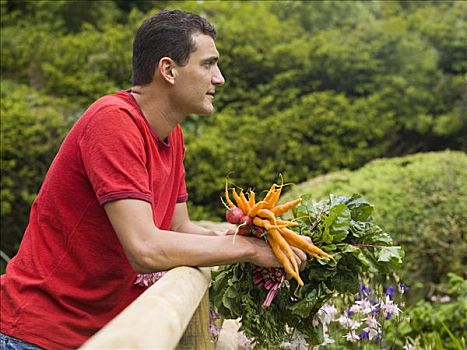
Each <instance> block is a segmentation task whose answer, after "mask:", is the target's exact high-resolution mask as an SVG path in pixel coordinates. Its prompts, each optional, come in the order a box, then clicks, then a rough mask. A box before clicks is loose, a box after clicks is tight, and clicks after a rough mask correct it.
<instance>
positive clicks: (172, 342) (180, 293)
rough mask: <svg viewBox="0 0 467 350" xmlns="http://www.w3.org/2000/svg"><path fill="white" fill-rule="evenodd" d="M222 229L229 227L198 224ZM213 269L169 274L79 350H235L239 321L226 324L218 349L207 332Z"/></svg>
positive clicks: (179, 268)
mask: <svg viewBox="0 0 467 350" xmlns="http://www.w3.org/2000/svg"><path fill="white" fill-rule="evenodd" d="M198 224H199V225H201V226H204V227H207V228H210V229H214V230H219V231H223V230H225V229H227V228H229V227H230V226H229V225H226V224H222V223H220V224H216V223H210V222H198ZM211 270H212V268H193V267H177V268H174V269H172V270H170V271H168V272H167V273H166V274H165V275H164V276H163V277H162V278H161V279H160V280H158V281H157V282H156V283H155V284H153V285H152V286H151V287H149V288H148V289H147V290H146V291H145V292H144V293H143V294H141V295H140V296H139V297H138V298H137V299H136V300H135V301H134V302H133V303H131V304H130V305H129V306H128V307H127V308H126V309H125V310H123V311H122V312H121V313H120V314H119V315H117V316H116V317H115V318H114V319H113V320H112V321H110V322H109V323H108V324H107V325H106V326H105V327H104V328H102V329H101V330H100V331H99V332H97V333H96V334H95V335H94V336H93V337H92V338H90V339H89V340H88V341H87V342H86V343H85V344H83V346H82V347H81V348H80V349H82V350H111V349H112V350H114V349H131V350H138V349H151V350H170V349H176V350H185V349H187V350H188V349H189V350H213V349H214V348H216V349H217V350H236V349H237V343H238V337H237V331H238V327H239V325H238V323H237V322H236V321H233V320H226V321H224V325H223V327H222V330H221V334H220V336H219V338H218V341H217V343H216V345H214V343H212V342H211V337H210V334H209V284H210V282H211Z"/></svg>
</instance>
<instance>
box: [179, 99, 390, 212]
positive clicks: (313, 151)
mask: <svg viewBox="0 0 467 350" xmlns="http://www.w3.org/2000/svg"><path fill="white" fill-rule="evenodd" d="M212 120H213V122H212V125H210V126H206V127H204V128H203V129H202V133H201V134H200V135H197V134H194V133H187V139H186V144H187V156H186V169H187V184H188V189H189V193H190V198H191V200H192V201H193V204H195V205H197V206H204V208H205V213H206V215H207V216H209V217H210V218H215V217H216V214H217V217H218V218H220V217H221V216H220V215H221V213H222V209H223V208H222V205H221V203H220V200H219V195H220V194H221V192H222V189H223V183H224V179H225V177H226V176H231V177H232V182H233V183H235V185H238V186H242V187H244V188H248V187H249V186H254V187H255V190H257V191H262V190H266V189H268V188H269V187H270V186H271V183H272V182H277V181H279V174H283V176H284V177H285V179H286V181H287V182H302V181H305V180H307V179H309V178H310V177H311V176H314V175H317V174H322V173H326V172H329V171H334V170H337V169H341V168H347V167H348V168H356V167H359V166H362V165H363V164H365V163H366V162H367V161H369V160H371V159H374V158H376V157H379V156H381V154H383V153H384V152H385V150H386V149H387V142H386V139H387V136H386V135H387V134H389V133H390V132H391V127H392V125H393V123H394V121H393V119H392V116H391V115H390V114H379V113H376V111H375V110H373V109H372V107H371V105H370V104H367V103H365V102H364V100H363V99H362V100H358V101H352V100H350V99H348V98H347V97H346V96H345V95H343V94H336V93H333V92H320V93H311V94H308V95H305V96H303V97H302V98H300V99H299V100H297V101H296V104H295V105H294V106H293V107H291V108H288V109H286V110H284V111H282V112H280V113H277V114H274V115H271V116H268V117H267V118H258V117H257V116H256V115H252V114H251V115H248V114H241V115H238V114H235V113H230V112H221V113H220V114H217V115H215V116H213V117H212ZM362 125H365V126H367V125H368V126H371V127H363V126H362ZM200 212H201V211H197V213H200ZM206 218H207V217H202V218H197V219H206Z"/></svg>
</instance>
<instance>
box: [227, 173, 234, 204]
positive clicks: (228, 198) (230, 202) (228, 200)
mask: <svg viewBox="0 0 467 350" xmlns="http://www.w3.org/2000/svg"><path fill="white" fill-rule="evenodd" d="M225 201H226V202H227V205H228V206H229V208H233V207H235V204H233V203H232V201H231V200H230V197H229V189H228V188H227V179H225Z"/></svg>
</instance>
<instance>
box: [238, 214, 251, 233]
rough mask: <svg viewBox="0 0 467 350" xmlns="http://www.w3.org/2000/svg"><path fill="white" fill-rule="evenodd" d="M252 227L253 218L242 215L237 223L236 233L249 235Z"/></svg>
mask: <svg viewBox="0 0 467 350" xmlns="http://www.w3.org/2000/svg"><path fill="white" fill-rule="evenodd" d="M252 227H253V220H252V219H251V218H250V217H249V216H247V215H244V216H243V217H242V218H241V219H240V222H239V223H238V234H239V235H240V236H249V235H250V231H251V228H252Z"/></svg>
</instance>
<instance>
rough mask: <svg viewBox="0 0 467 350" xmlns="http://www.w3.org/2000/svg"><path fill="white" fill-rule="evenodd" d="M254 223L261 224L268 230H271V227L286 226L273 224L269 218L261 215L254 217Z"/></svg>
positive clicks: (260, 225)
mask: <svg viewBox="0 0 467 350" xmlns="http://www.w3.org/2000/svg"><path fill="white" fill-rule="evenodd" d="M253 224H254V225H256V226H259V227H263V228H265V229H266V230H268V231H269V230H271V229H275V228H276V229H277V228H283V227H284V228H285V226H284V225H273V224H272V223H271V222H270V221H269V220H266V219H261V218H259V217H257V216H256V217H255V218H254V219H253Z"/></svg>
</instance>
